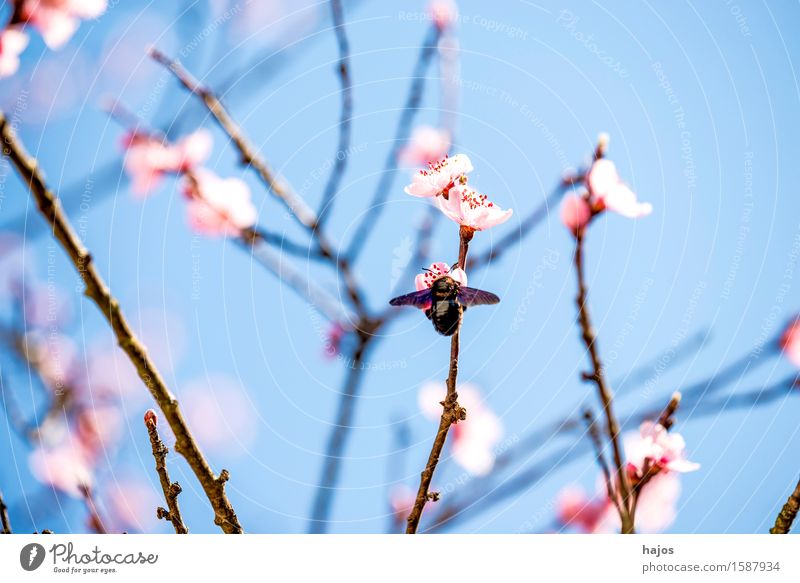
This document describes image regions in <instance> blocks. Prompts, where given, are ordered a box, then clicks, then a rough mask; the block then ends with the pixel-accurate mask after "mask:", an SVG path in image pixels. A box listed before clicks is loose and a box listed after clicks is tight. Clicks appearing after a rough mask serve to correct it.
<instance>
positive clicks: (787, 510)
mask: <svg viewBox="0 0 800 583" xmlns="http://www.w3.org/2000/svg"><path fill="white" fill-rule="evenodd" d="M798 511H800V481H798V482H797V486H795V488H794V492H792V493H791V494H790V495H789V499H788V500H787V501H786V504H784V505H783V508H781V511H780V512H779V513H778V516H777V517H776V518H775V526H773V527H772V528H770V529H769V532H770V533H771V534H789V531H790V530H791V528H792V523H793V522H794V519H795V518H796V517H797V512H798Z"/></svg>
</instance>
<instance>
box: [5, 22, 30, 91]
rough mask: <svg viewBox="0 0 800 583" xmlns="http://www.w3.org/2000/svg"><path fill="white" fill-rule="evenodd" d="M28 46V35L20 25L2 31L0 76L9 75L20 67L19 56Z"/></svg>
mask: <svg viewBox="0 0 800 583" xmlns="http://www.w3.org/2000/svg"><path fill="white" fill-rule="evenodd" d="M27 46H28V35H27V34H25V33H24V32H23V31H22V30H21V28H20V27H18V26H9V27H8V28H6V29H5V30H3V31H0V78H2V77H9V76H11V75H13V74H14V73H16V72H17V69H19V56H20V55H21V54H22V51H24V50H25V47H27Z"/></svg>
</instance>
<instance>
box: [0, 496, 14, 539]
mask: <svg viewBox="0 0 800 583" xmlns="http://www.w3.org/2000/svg"><path fill="white" fill-rule="evenodd" d="M0 526H2V528H3V529H2V530H0V534H11V532H12V531H11V521H10V520H9V519H8V506H6V501H5V499H4V498H3V492H2V491H0Z"/></svg>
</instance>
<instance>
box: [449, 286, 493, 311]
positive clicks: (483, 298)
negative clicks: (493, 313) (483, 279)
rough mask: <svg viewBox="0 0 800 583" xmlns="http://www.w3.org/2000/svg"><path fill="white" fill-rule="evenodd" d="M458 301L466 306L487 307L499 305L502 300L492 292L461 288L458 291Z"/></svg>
mask: <svg viewBox="0 0 800 583" xmlns="http://www.w3.org/2000/svg"><path fill="white" fill-rule="evenodd" d="M458 301H459V302H461V303H462V304H463V305H465V306H485V305H491V304H496V303H498V302H499V301H500V298H499V297H497V296H496V295H494V294H493V293H492V292H487V291H483V290H482V289H475V288H474V287H464V286H461V287H460V288H459V290H458Z"/></svg>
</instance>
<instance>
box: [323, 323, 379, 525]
mask: <svg viewBox="0 0 800 583" xmlns="http://www.w3.org/2000/svg"><path fill="white" fill-rule="evenodd" d="M371 338H374V336H368V335H361V334H359V337H358V345H357V346H356V348H355V351H354V352H353V359H352V361H351V362H350V363H348V364H349V370H348V373H347V379H346V381H345V384H344V388H343V389H342V394H341V398H340V400H339V409H338V411H337V413H336V421H335V424H334V426H333V429H332V430H331V434H330V436H329V437H328V445H327V447H326V449H325V463H324V464H323V468H322V473H321V475H320V479H319V484H318V486H317V490H316V493H315V495H314V504H313V506H312V510H311V521H310V524H309V526H308V532H309V533H312V534H320V533H324V532H326V530H327V527H328V521H329V519H330V513H331V507H332V505H333V496H334V492H335V490H336V484H337V483H338V481H339V469H340V468H341V465H342V464H341V462H342V454H343V452H344V449H345V446H346V444H347V437H348V435H349V434H350V430H351V429H352V424H353V414H354V413H355V406H356V399H357V398H358V390H359V388H360V386H361V381H362V378H363V376H364V375H363V372H364V369H363V366H362V365H363V363H364V357H365V355H366V350H367V345H368V344H369V342H370V339H371Z"/></svg>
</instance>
